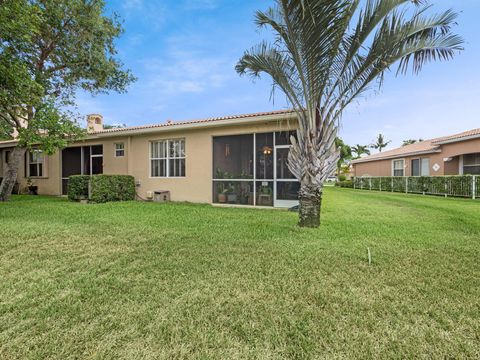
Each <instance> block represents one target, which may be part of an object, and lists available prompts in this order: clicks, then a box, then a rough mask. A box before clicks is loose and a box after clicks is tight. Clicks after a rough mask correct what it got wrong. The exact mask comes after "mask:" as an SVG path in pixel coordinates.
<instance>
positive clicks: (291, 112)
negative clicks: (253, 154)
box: [90, 110, 294, 134]
mask: <svg viewBox="0 0 480 360" xmlns="http://www.w3.org/2000/svg"><path fill="white" fill-rule="evenodd" d="M293 113H294V111H293V110H276V111H266V112H258V113H252V114H240V115H230V116H221V117H212V118H206V119H197V120H188V121H178V122H176V121H168V122H166V123H161V124H150V125H139V126H129V127H124V128H115V129H105V130H102V131H95V132H91V133H90V134H105V133H112V132H121V131H132V130H142V129H151V128H163V127H170V126H178V125H187V124H199V123H210V122H215V121H220V120H235V119H246V118H256V117H261V116H269V115H288V114H293Z"/></svg>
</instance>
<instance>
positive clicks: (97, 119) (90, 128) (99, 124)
mask: <svg viewBox="0 0 480 360" xmlns="http://www.w3.org/2000/svg"><path fill="white" fill-rule="evenodd" d="M102 130H103V116H102V115H100V114H90V115H87V132H88V133H94V132H97V131H102Z"/></svg>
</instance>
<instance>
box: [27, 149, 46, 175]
mask: <svg viewBox="0 0 480 360" xmlns="http://www.w3.org/2000/svg"><path fill="white" fill-rule="evenodd" d="M44 172H45V156H44V154H43V151H41V150H32V151H30V152H29V153H28V166H27V176H28V177H42V176H44Z"/></svg>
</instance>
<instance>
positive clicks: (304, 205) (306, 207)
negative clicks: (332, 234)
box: [298, 185, 322, 228]
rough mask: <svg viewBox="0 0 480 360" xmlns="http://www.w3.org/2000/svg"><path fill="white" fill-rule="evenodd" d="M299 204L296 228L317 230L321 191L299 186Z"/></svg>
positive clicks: (317, 188) (315, 187) (313, 187)
mask: <svg viewBox="0 0 480 360" xmlns="http://www.w3.org/2000/svg"><path fill="white" fill-rule="evenodd" d="M298 199H299V202H300V207H299V214H298V215H299V220H298V226H301V227H310V228H318V227H319V226H320V209H321V206H322V189H321V187H320V188H319V187H317V186H314V185H301V187H300V191H299V193H298Z"/></svg>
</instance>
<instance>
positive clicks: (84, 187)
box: [68, 175, 90, 201]
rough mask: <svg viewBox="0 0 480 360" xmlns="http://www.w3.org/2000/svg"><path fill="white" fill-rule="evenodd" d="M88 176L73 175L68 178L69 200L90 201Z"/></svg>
mask: <svg viewBox="0 0 480 360" xmlns="http://www.w3.org/2000/svg"><path fill="white" fill-rule="evenodd" d="M89 181H90V176H88V175H73V176H70V177H69V178H68V199H69V200H71V201H80V200H86V199H88V182H89Z"/></svg>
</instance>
